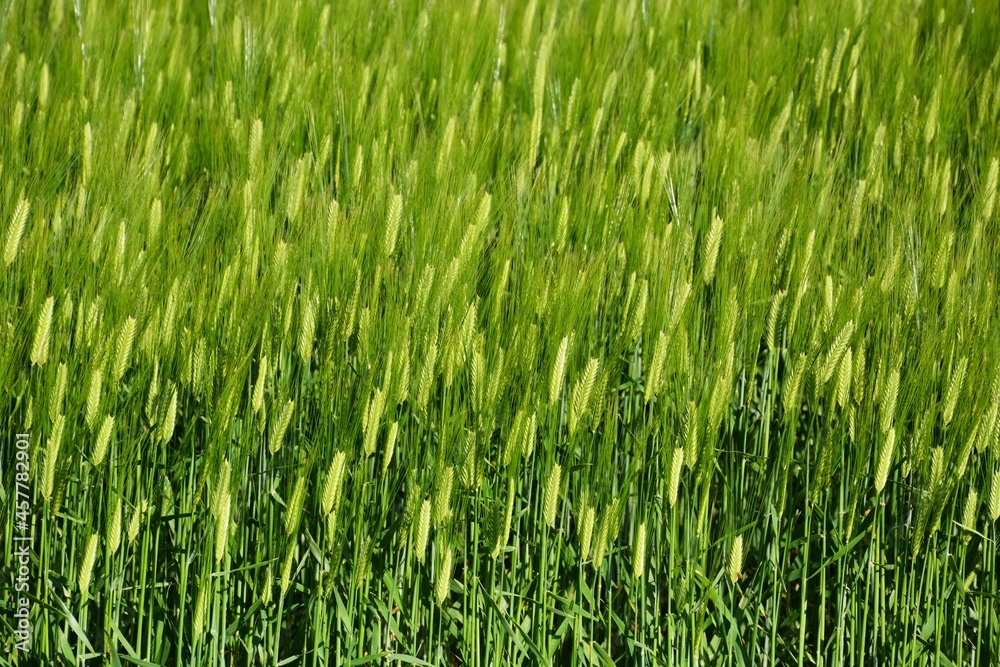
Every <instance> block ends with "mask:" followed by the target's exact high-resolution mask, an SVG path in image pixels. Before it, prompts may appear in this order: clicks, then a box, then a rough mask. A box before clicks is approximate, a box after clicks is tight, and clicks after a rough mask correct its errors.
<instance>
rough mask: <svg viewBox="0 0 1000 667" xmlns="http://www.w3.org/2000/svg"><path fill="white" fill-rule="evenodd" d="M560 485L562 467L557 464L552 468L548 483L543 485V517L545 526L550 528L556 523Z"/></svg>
mask: <svg viewBox="0 0 1000 667" xmlns="http://www.w3.org/2000/svg"><path fill="white" fill-rule="evenodd" d="M561 483H562V466H560V465H559V464H558V463H556V464H554V465H553V466H552V470H551V472H549V479H548V482H547V483H546V484H545V501H544V515H545V525H546V526H549V527H550V528H551V527H552V526H553V525H554V524H555V521H556V509H557V508H558V505H559V488H560V485H561Z"/></svg>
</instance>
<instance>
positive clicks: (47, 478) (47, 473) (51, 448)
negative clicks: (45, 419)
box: [42, 415, 66, 500]
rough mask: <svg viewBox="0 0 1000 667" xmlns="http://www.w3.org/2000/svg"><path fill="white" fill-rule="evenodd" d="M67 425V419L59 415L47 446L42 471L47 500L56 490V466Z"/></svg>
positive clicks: (43, 493) (43, 491) (53, 425)
mask: <svg viewBox="0 0 1000 667" xmlns="http://www.w3.org/2000/svg"><path fill="white" fill-rule="evenodd" d="M65 424H66V419H65V417H63V415H58V416H57V417H56V421H55V422H54V423H53V424H52V431H51V432H50V433H49V441H48V444H47V445H46V446H45V467H44V468H43V470H42V497H43V498H45V499H46V500H49V499H50V498H51V497H52V491H53V490H54V489H55V481H56V466H57V465H58V463H59V449H60V448H61V446H62V436H63V428H64V426H65Z"/></svg>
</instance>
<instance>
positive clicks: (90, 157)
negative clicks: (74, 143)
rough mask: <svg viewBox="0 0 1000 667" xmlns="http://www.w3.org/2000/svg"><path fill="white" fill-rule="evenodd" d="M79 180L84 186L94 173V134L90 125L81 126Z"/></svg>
mask: <svg viewBox="0 0 1000 667" xmlns="http://www.w3.org/2000/svg"><path fill="white" fill-rule="evenodd" d="M81 163H82V164H81V168H80V180H81V181H82V183H83V185H84V186H86V185H87V184H88V183H89V182H90V176H91V174H93V173H94V132H93V130H91V128H90V123H87V124H86V125H84V126H83V155H82V159H81Z"/></svg>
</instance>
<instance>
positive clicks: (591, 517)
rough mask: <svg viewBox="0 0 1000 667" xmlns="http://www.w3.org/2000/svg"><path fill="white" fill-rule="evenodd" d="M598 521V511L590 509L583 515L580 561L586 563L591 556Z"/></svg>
mask: <svg viewBox="0 0 1000 667" xmlns="http://www.w3.org/2000/svg"><path fill="white" fill-rule="evenodd" d="M596 520H597V510H595V509H594V508H593V507H588V508H587V510H586V511H585V512H584V513H583V525H582V526H581V527H580V561H581V562H586V561H587V558H588V556H590V546H591V543H592V542H593V539H594V522H595V521H596Z"/></svg>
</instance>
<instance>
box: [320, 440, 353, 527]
mask: <svg viewBox="0 0 1000 667" xmlns="http://www.w3.org/2000/svg"><path fill="white" fill-rule="evenodd" d="M346 458H347V454H346V453H345V452H337V453H336V454H334V455H333V461H331V462H330V468H329V470H327V472H326V478H325V479H324V481H323V498H322V502H321V503H320V504H321V507H322V509H323V514H326V515H329V514H331V513H332V512H334V511H336V509H337V506H338V505H339V504H340V493H341V486H342V484H343V480H344V462H345V460H346Z"/></svg>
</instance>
